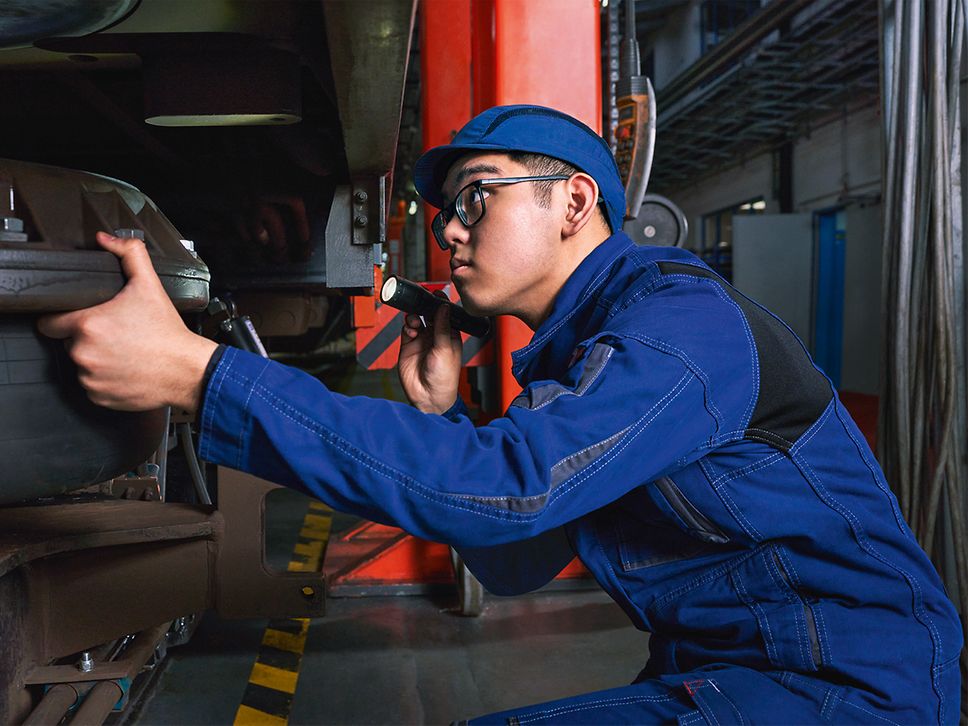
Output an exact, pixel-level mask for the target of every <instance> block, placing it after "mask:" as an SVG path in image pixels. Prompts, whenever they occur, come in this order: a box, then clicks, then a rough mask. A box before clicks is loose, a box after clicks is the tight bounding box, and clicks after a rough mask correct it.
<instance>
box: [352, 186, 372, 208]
mask: <svg viewBox="0 0 968 726" xmlns="http://www.w3.org/2000/svg"><path fill="white" fill-rule="evenodd" d="M353 197H354V198H355V199H356V201H357V202H359V203H360V204H363V202H365V201H366V200H367V199H369V197H368V196H366V192H364V191H363V190H362V189H358V190H357V192H356V194H354V195H353Z"/></svg>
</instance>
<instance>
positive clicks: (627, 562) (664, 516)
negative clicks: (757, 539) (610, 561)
mask: <svg viewBox="0 0 968 726" xmlns="http://www.w3.org/2000/svg"><path fill="white" fill-rule="evenodd" d="M651 486H652V485H649V487H651ZM611 519H612V524H613V528H614V532H615V537H616V539H617V543H618V555H619V561H620V564H621V566H622V569H623V570H624V571H625V572H631V571H633V570H640V569H643V568H646V567H657V566H659V565H665V564H669V563H673V562H679V561H682V560H689V559H692V558H695V557H700V556H702V555H704V554H708V553H711V552H714V551H715V549H716V548H715V541H714V540H710V539H708V538H706V537H700V536H698V535H697V534H696V533H695V532H693V531H692V530H691V529H687V528H686V526H685V525H683V524H681V523H679V522H677V521H676V520H675V519H674V517H672V516H670V515H669V514H668V513H666V512H663V511H661V509H660V508H659V507H658V506H657V505H656V502H655V501H654V494H650V492H649V491H648V487H639V488H638V489H635V490H633V491H632V492H629V493H628V494H626V495H625V496H624V497H622V499H620V500H619V501H618V502H617V503H616V505H613V507H612V509H611Z"/></svg>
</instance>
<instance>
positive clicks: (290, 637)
mask: <svg viewBox="0 0 968 726" xmlns="http://www.w3.org/2000/svg"><path fill="white" fill-rule="evenodd" d="M303 620H304V627H303V629H302V631H301V632H299V633H284V632H283V631H281V630H276V629H274V628H271V627H269V628H266V632H265V633H263V634H262V644H263V645H265V646H268V647H270V648H276V649H277V650H284V651H286V652H288V653H299V654H300V655H301V654H302V652H303V650H304V649H305V647H306V633H307V632H308V631H309V620H308V619H305V618H304V619H303Z"/></svg>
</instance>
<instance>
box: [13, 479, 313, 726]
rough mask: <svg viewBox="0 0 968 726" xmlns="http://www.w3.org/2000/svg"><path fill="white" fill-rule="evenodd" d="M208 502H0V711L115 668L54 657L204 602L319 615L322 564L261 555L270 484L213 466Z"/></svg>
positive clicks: (233, 611) (256, 613) (19, 712)
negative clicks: (281, 561)
mask: <svg viewBox="0 0 968 726" xmlns="http://www.w3.org/2000/svg"><path fill="white" fill-rule="evenodd" d="M220 474H221V476H220V479H219V509H218V510H215V509H213V508H212V507H203V506H194V505H189V504H174V503H164V502H142V501H127V500H116V499H108V500H100V501H73V502H68V503H62V504H47V505H30V506H20V507H8V508H3V509H0V642H3V643H4V644H5V646H6V647H5V648H3V649H0V723H19V722H21V721H22V720H23V719H24V718H26V716H27V714H28V713H29V712H30V711H31V709H32V708H33V707H34V706H35V705H36V704H37V702H38V701H39V697H40V695H41V694H42V692H43V690H44V688H45V687H47V686H52V685H56V684H61V683H66V684H73V685H75V686H81V685H85V684H86V685H87V686H89V685H90V684H91V683H93V682H100V681H112V682H113V681H117V679H119V678H122V677H124V676H123V674H124V672H126V669H129V668H130V666H131V664H130V663H129V662H126V661H124V660H123V659H122V660H119V661H117V662H115V661H105V662H103V663H101V662H98V663H96V665H95V668H94V669H93V670H92V671H90V672H89V673H81V672H80V671H79V670H78V669H77V668H76V667H75V666H74V665H73V664H72V663H70V662H69V663H67V664H64V663H58V661H59V660H62V659H63V658H65V657H67V656H71V655H72V654H76V653H78V652H81V651H95V650H96V648H97V646H99V645H100V644H105V643H110V642H111V641H114V640H117V639H122V638H125V637H126V636H129V635H133V634H137V633H142V632H144V631H150V630H151V629H153V628H155V627H156V626H158V625H159V624H164V623H167V622H169V621H172V620H176V619H178V618H179V617H181V616H185V615H189V614H192V613H197V612H201V611H204V610H207V609H210V608H211V609H215V610H216V611H217V612H218V613H219V614H220V615H221V616H223V617H228V618H251V617H267V616H273V617H318V616H320V615H322V614H323V608H324V602H325V599H324V582H323V577H322V574H321V573H314V572H278V571H275V570H272V569H271V568H269V566H268V565H267V564H266V562H265V555H264V553H265V542H264V535H260V534H259V533H260V532H262V531H263V528H262V526H261V525H262V522H263V520H264V518H265V497H266V495H267V494H268V493H269V492H270V491H272V490H273V489H275V488H277V487H276V486H275V485H273V484H269V483H268V482H265V481H262V480H260V479H256V478H255V477H252V476H249V475H246V474H241V473H239V472H234V471H231V470H222V471H221V472H220Z"/></svg>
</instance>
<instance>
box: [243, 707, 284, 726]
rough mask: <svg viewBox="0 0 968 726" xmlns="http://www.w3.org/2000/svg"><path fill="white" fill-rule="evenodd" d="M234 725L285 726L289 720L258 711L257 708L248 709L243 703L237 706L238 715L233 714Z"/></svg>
mask: <svg viewBox="0 0 968 726" xmlns="http://www.w3.org/2000/svg"><path fill="white" fill-rule="evenodd" d="M235 723H237V724H246V726H262V725H263V724H264V725H265V726H285V724H287V723H289V719H285V718H279V717H278V716H273V715H272V714H271V713H266V712H265V711H260V710H259V709H257V708H249V707H248V706H246V705H245V704H244V703H243V704H242V705H241V706H239V710H238V713H236V714H235Z"/></svg>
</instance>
